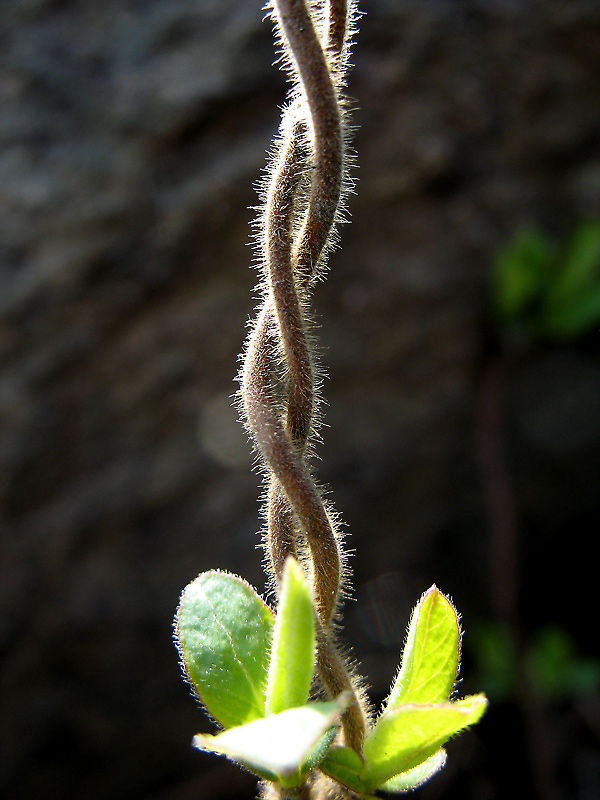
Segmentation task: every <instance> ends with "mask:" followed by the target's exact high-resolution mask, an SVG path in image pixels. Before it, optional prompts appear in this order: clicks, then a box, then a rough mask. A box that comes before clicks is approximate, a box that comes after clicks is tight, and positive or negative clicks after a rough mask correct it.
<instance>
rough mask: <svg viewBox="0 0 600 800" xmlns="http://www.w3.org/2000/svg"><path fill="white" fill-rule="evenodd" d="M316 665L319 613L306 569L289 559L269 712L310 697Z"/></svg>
mask: <svg viewBox="0 0 600 800" xmlns="http://www.w3.org/2000/svg"><path fill="white" fill-rule="evenodd" d="M314 664H315V615H314V610H313V604H312V598H311V593H310V588H309V586H308V583H307V581H306V579H305V578H304V573H303V572H302V568H301V567H300V565H299V564H298V562H297V561H295V560H294V559H293V558H291V557H290V558H288V560H287V561H286V563H285V567H284V569H283V581H282V586H281V597H280V600H279V605H278V606H277V616H276V618H275V629H274V632H273V649H272V653H271V661H270V664H269V678H268V683H267V698H266V706H265V708H266V712H267V714H278V713H279V712H280V711H285V710H286V709H288V708H296V707H297V706H302V705H304V704H305V703H306V701H307V700H308V693H309V691H310V685H311V683H312V676H313V670H314Z"/></svg>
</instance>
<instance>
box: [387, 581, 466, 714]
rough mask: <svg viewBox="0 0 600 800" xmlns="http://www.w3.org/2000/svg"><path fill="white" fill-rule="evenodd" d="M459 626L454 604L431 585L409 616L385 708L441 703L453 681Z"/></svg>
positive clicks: (455, 671)
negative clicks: (397, 666) (403, 644)
mask: <svg viewBox="0 0 600 800" xmlns="http://www.w3.org/2000/svg"><path fill="white" fill-rule="evenodd" d="M459 656H460V628H459V624H458V617H457V614H456V611H455V609H454V606H453V605H452V603H451V602H450V601H449V600H448V598H447V597H444V595H443V594H442V593H441V592H440V591H438V589H437V588H436V587H435V586H432V587H431V589H429V591H427V592H425V594H424V595H423V597H422V598H421V599H420V601H419V603H418V604H417V607H416V608H415V610H414V612H413V615H412V617H411V621H410V625H409V628H408V636H407V639H406V644H405V646H404V652H403V653H402V663H401V666H400V670H399V672H398V677H397V678H396V681H395V682H394V685H393V687H392V691H391V693H390V696H389V698H388V701H387V704H386V708H393V707H394V706H398V705H403V704H405V703H419V704H426V703H441V702H443V701H444V700H447V699H448V698H449V696H450V692H451V691H452V688H453V686H454V682H455V680H456V674H457V672H458V662H459Z"/></svg>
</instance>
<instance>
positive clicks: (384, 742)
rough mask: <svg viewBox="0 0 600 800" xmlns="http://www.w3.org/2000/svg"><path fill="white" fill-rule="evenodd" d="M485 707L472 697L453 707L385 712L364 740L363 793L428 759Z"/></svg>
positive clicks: (442, 705) (406, 707)
mask: <svg viewBox="0 0 600 800" xmlns="http://www.w3.org/2000/svg"><path fill="white" fill-rule="evenodd" d="M486 706H487V700H486V698H485V697H484V696H483V695H475V696H473V697H467V698H465V699H464V700H459V701H457V702H454V703H450V702H448V703H435V704H431V705H428V706H423V705H404V706H399V707H397V708H391V709H389V710H388V711H386V712H385V714H383V715H382V716H381V717H380V718H379V719H378V721H377V723H376V724H375V726H374V728H373V729H372V730H371V732H370V733H369V734H368V736H367V738H366V739H365V744H364V749H363V750H364V757H365V766H364V769H363V773H362V775H361V778H362V781H363V783H364V785H365V787H366V789H367V791H373V790H374V789H376V788H378V787H379V786H381V785H382V784H384V783H385V782H386V781H389V780H390V778H393V777H394V776H396V775H399V774H401V773H403V772H407V771H408V770H412V769H413V768H414V767H416V766H418V765H419V764H421V763H422V762H423V761H425V760H426V759H428V758H430V757H431V756H432V755H434V753H435V752H436V751H437V750H439V748H440V747H442V746H443V745H444V743H445V742H446V741H447V740H448V739H449V738H450V737H451V736H454V734H456V733H458V732H459V731H461V730H463V728H466V727H468V726H469V725H473V724H474V723H475V722H477V721H478V720H479V719H480V718H481V716H482V714H483V712H484V711H485V709H486Z"/></svg>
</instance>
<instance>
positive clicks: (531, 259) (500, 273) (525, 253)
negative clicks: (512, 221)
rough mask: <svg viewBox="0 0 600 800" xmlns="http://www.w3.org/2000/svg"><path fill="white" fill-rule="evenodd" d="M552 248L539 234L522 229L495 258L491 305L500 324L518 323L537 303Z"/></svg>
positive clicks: (550, 260) (548, 270)
mask: <svg viewBox="0 0 600 800" xmlns="http://www.w3.org/2000/svg"><path fill="white" fill-rule="evenodd" d="M552 260H553V247H552V244H551V242H550V240H549V239H548V237H547V236H545V235H544V234H543V233H541V232H539V231H537V230H530V229H526V230H523V231H521V232H520V233H518V234H517V235H516V236H515V237H514V238H513V239H512V240H511V241H510V242H509V243H508V244H507V245H506V247H504V248H503V249H502V250H501V251H500V252H499V253H498V255H497V257H496V260H495V262H494V266H493V270H492V287H491V288H492V302H493V305H494V311H495V313H496V316H497V317H498V318H499V320H500V321H501V322H503V323H515V322H520V321H522V319H523V317H524V316H525V315H527V313H528V311H529V310H530V308H531V307H532V306H533V305H534V304H535V302H536V301H538V300H539V298H540V297H541V294H542V293H543V291H544V287H545V285H546V283H547V281H548V278H549V274H550V270H551V268H552Z"/></svg>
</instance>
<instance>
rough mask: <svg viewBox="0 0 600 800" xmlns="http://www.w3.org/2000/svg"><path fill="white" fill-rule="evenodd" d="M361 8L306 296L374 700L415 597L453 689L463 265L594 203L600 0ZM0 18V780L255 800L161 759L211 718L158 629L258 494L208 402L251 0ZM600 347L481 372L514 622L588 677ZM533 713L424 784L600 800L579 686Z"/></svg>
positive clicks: (244, 559)
mask: <svg viewBox="0 0 600 800" xmlns="http://www.w3.org/2000/svg"><path fill="white" fill-rule="evenodd" d="M362 10H363V11H364V12H365V13H366V16H365V17H364V18H363V20H362V22H361V32H360V36H359V39H358V44H357V46H356V48H355V57H354V63H355V68H354V70H353V72H352V75H351V80H350V94H351V95H352V97H354V98H356V103H357V110H356V111H355V113H354V114H353V121H354V122H355V123H356V125H357V126H358V130H357V133H356V136H355V140H354V143H355V147H356V150H357V151H358V163H359V164H360V169H359V170H358V176H359V178H360V180H359V184H358V194H357V196H355V197H352V198H351V200H350V210H351V214H352V225H350V226H345V227H344V229H343V236H342V249H341V250H340V251H338V252H336V253H335V254H334V255H333V257H332V259H331V272H330V275H329V277H328V280H327V282H326V283H325V284H323V285H320V286H319V287H318V289H317V292H316V296H315V307H316V310H317V314H318V316H319V320H320V322H321V326H322V328H321V331H320V335H321V342H322V347H323V353H324V362H325V364H326V366H327V370H328V373H329V379H328V380H327V381H326V384H325V390H324V391H325V396H326V398H327V402H328V405H327V408H326V415H325V421H326V423H327V426H328V427H325V428H324V429H323V436H324V444H323V446H322V447H321V448H320V453H319V454H320V456H321V458H322V461H321V462H320V464H319V477H320V478H321V479H322V480H323V481H325V482H326V483H327V484H329V485H330V486H331V487H332V497H333V498H334V499H335V503H336V506H337V507H338V509H339V510H340V511H341V512H342V514H343V517H344V520H345V521H346V523H347V525H348V531H349V532H350V533H351V538H350V539H349V546H350V547H351V548H352V549H353V550H355V551H356V556H355V557H353V559H352V567H353V570H354V575H355V585H356V592H355V597H356V602H353V603H350V604H348V607H347V612H346V619H347V623H348V628H347V638H348V640H349V641H351V642H352V644H353V646H354V648H355V653H356V655H357V657H358V658H359V659H360V660H361V661H362V664H363V671H364V672H365V673H366V674H367V675H368V676H369V678H370V680H371V683H372V685H373V687H374V689H373V699H374V700H378V699H381V698H382V696H383V694H384V692H385V690H386V687H387V685H388V684H389V682H390V680H391V678H392V675H393V672H394V668H395V664H396V663H397V660H398V654H399V650H400V647H401V644H402V640H403V636H404V630H405V626H406V624H407V620H408V615H409V612H410V608H411V606H412V605H413V604H414V602H415V601H416V600H417V598H418V597H419V595H420V593H421V592H422V591H423V590H425V589H426V588H427V587H428V586H429V585H430V584H431V583H432V582H433V581H436V582H437V583H438V585H439V586H440V587H441V588H442V589H443V590H444V591H447V592H450V593H451V594H452V596H453V597H454V599H455V601H456V603H457V605H458V607H459V609H460V610H461V611H462V613H463V624H464V628H465V630H466V638H465V642H464V647H465V664H464V667H463V684H462V686H461V691H465V692H467V691H476V690H478V689H480V688H482V681H483V682H484V683H485V681H484V679H485V675H480V674H479V672H478V668H477V664H478V657H477V651H476V647H475V639H476V636H475V635H474V633H475V631H476V630H477V629H478V626H479V625H480V624H481V623H482V622H484V621H485V620H489V619H490V618H491V616H492V615H493V613H494V606H493V603H492V600H491V598H490V580H491V579H490V570H489V567H488V564H489V538H490V537H489V521H488V517H487V513H486V505H485V501H484V497H485V494H484V491H483V485H482V478H481V473H480V469H479V462H478V458H477V447H476V444H475V442H476V441H477V435H476V428H477V424H476V420H477V418H478V413H477V412H478V409H479V408H480V406H481V403H482V401H481V396H482V393H481V385H482V381H483V379H484V376H485V375H486V374H488V368H489V367H490V364H491V363H492V359H493V357H494V350H495V346H494V334H493V331H492V328H491V325H490V323H489V315H488V312H487V309H486V292H487V279H488V274H489V268H490V264H491V261H492V258H493V255H494V253H495V252H496V250H497V248H498V247H499V246H501V245H502V244H503V243H505V242H506V241H507V239H508V238H509V237H510V236H511V235H512V234H513V232H514V231H515V230H516V229H518V228H519V227H520V226H522V225H523V224H526V223H529V224H536V225H538V226H540V227H542V228H543V229H544V230H546V231H547V232H548V233H549V234H551V235H552V236H555V237H557V238H559V239H560V238H562V237H563V236H564V235H565V234H566V233H567V232H568V231H569V230H570V229H571V228H572V226H573V225H574V223H575V222H576V221H577V220H578V219H580V218H582V217H594V216H596V217H597V216H598V215H600V151H599V149H598V148H599V144H600V5H599V4H598V2H597V0H562V2H561V1H559V0H538V1H536V0H363V2H362ZM0 12H1V13H0V431H1V445H0V525H1V534H0V537H1V538H0V651H1V659H2V669H1V675H0V682H1V683H0V686H1V689H0V692H1V699H0V734H1V737H2V741H1V746H0V764H1V766H0V794H1V795H2V797H5V798H10V800H24V798H33V797H36V798H42V800H44V799H46V798H47V799H48V800H54V799H55V798H66V797H74V798H81V799H82V800H121V798H123V799H124V798H127V800H136V799H137V798H148V799H149V800H150V799H152V800H188V798H190V800H191V798H215V799H216V798H233V797H236V798H251V797H252V796H253V785H254V784H253V780H252V779H251V778H248V777H246V776H244V775H243V774H242V773H241V772H239V771H238V770H236V768H234V767H231V766H229V765H227V764H226V763H223V762H220V761H218V760H213V759H211V758H209V757H208V756H204V755H201V754H199V753H196V752H193V751H192V750H191V748H190V740H191V736H192V734H193V733H195V732H196V731H197V730H199V729H204V730H208V729H209V728H210V724H209V723H208V721H206V720H205V718H204V716H203V715H202V713H201V712H200V711H199V710H197V709H196V708H195V706H194V702H193V701H192V700H191V698H190V697H189V696H188V692H187V689H186V687H185V686H184V685H183V684H182V682H181V680H180V677H179V667H178V664H177V657H176V653H175V650H174V649H173V645H172V642H171V619H172V616H173V612H174V610H175V607H176V605H177V600H178V595H179V592H180V591H181V589H182V588H183V586H184V585H185V584H186V583H187V582H188V581H189V580H191V579H192V578H193V577H195V575H196V574H197V573H198V572H199V571H201V570H204V569H208V568H211V567H216V566H219V567H222V568H226V569H229V570H232V571H234V572H239V573H241V574H243V575H244V576H245V577H246V578H247V579H248V580H250V581H251V582H253V583H254V584H255V585H257V586H258V588H259V590H262V589H264V578H263V576H262V573H261V566H260V552H257V551H256V549H255V548H256V545H257V542H258V536H257V530H258V528H259V526H260V521H259V516H258V511H257V495H258V493H259V478H258V476H257V474H256V473H255V472H252V471H251V464H252V462H251V457H250V455H249V448H248V446H247V443H246V441H245V438H244V435H243V433H242V430H241V427H240V426H239V425H238V424H237V423H236V422H235V415H234V412H233V411H232V410H231V408H230V400H229V397H230V395H231V394H232V392H233V391H234V389H235V386H234V384H233V383H232V378H233V377H234V375H235V372H236V359H237V354H238V352H239V351H240V348H241V345H242V342H243V340H244V337H245V330H246V329H245V325H246V320H247V318H248V316H249V315H250V313H251V312H252V308H253V304H254V299H253V296H252V288H253V285H254V282H255V278H256V276H255V273H254V272H253V271H252V270H251V269H249V264H250V262H251V251H250V250H249V248H248V246H247V245H248V241H249V227H248V223H249V221H250V220H251V218H252V216H253V214H252V212H251V211H249V210H248V207H249V206H251V205H252V204H254V203H255V202H256V196H255V193H254V191H253V183H254V182H256V180H257V179H258V177H259V175H260V171H261V168H262V166H263V163H264V154H265V150H266V149H267V148H268V146H269V142H270V139H271V136H272V135H273V133H274V132H275V130H276V127H277V123H278V113H279V111H278V107H279V106H280V105H281V104H282V103H283V101H284V96H285V83H284V79H283V76H282V75H281V74H280V73H279V72H278V71H277V69H275V68H273V67H272V66H271V63H272V61H273V49H272V40H271V30H270V26H269V24H267V23H261V17H262V12H261V2H260V0H168V1H166V0H103V2H98V1H97V0H2V2H1V4H0ZM599 356H600V335H599V334H598V332H597V331H596V332H594V331H592V332H591V333H590V334H589V336H586V337H585V338H584V339H582V340H581V341H578V342H574V343H570V344H569V345H565V346H561V347H549V346H543V347H542V346H538V347H537V348H530V349H528V350H527V351H526V352H524V353H520V354H518V355H517V356H516V357H515V358H513V359H512V361H511V363H510V365H509V367H508V370H507V372H506V373H505V377H504V380H503V384H502V385H501V387H500V388H501V391H502V395H503V397H504V401H505V408H506V427H505V433H506V437H505V441H506V445H507V449H508V458H509V464H510V473H511V480H512V485H513V488H514V495H515V502H516V504H517V508H518V516H519V531H520V549H519V581H518V584H517V585H515V586H513V587H512V589H514V590H516V591H517V592H518V595H519V601H520V625H521V626H522V629H523V632H524V635H525V636H526V637H527V636H529V635H533V634H534V633H535V631H536V630H538V629H539V628H540V627H541V626H544V625H547V624H550V623H551V624H554V625H558V626H560V627H561V629H562V630H565V631H567V632H568V634H569V635H570V636H571V638H572V640H573V643H574V646H575V647H576V648H577V651H578V652H579V653H580V654H581V655H582V656H587V657H591V656H595V655H597V654H598V648H597V636H595V635H593V633H592V634H590V631H592V632H593V631H594V630H595V629H597V623H596V622H595V619H594V617H595V614H596V612H595V611H594V608H595V606H594V599H595V596H596V585H597V566H596V565H597V556H596V555H594V554H592V553H591V552H590V549H591V547H592V543H593V541H594V540H595V539H596V538H597V535H598V530H599V521H600V489H599V486H600V424H599V420H600V388H599V386H600V361H599ZM482 435H483V439H482V440H483V441H485V431H484V433H483V434H481V431H480V440H481V437H482ZM509 577H510V576H509ZM505 588H506V587H505ZM506 591H508V592H510V591H511V587H510V586H509V587H508V588H507V589H506ZM470 632H473V636H472V637H471V640H470ZM530 705H531V704H528V703H527V702H524V701H523V699H522V698H519V697H518V696H517V695H515V696H508V697H507V696H505V697H504V699H499V700H498V702H496V703H495V704H494V705H493V707H492V710H491V711H490V713H489V714H488V716H487V718H486V720H485V721H484V722H483V723H482V724H481V725H480V726H478V728H477V730H474V731H473V732H471V733H469V734H467V735H465V736H463V737H462V738H461V739H459V740H457V741H456V742H454V743H452V744H451V746H450V756H451V757H450V760H449V765H448V766H447V768H446V770H445V771H444V773H443V774H442V775H440V776H438V778H437V779H436V780H434V781H433V782H432V783H431V785H430V786H428V787H427V788H426V789H424V790H423V791H422V793H421V796H422V797H423V798H437V797H441V796H444V797H446V798H452V797H461V798H469V799H470V798H473V800H475V798H477V800H495V798H501V797H505V796H506V793H507V792H509V791H510V792H512V791H515V787H517V786H518V785H519V783H520V785H521V788H522V792H523V796H531V797H539V798H544V800H550V798H552V799H554V798H565V800H566V798H569V800H571V798H573V800H575V799H577V800H592V798H594V797H597V796H598V794H597V793H598V786H599V785H600V756H599V755H598V752H599V750H598V745H599V736H600V722H599V719H600V713H599V706H600V700H599V698H598V693H597V692H596V693H594V692H593V691H591V692H587V693H586V694H577V695H576V696H575V697H573V698H568V697H562V696H558V697H554V698H550V699H542V700H539V699H538V700H537V701H536V702H535V703H534V704H533V705H534V706H535V707H534V709H533V711H531V708H529V710H528V706H530ZM532 731H533V735H532ZM532 763H533V764H534V768H533V769H532V768H531V764H532ZM536 774H537V778H536V777H535V775H536ZM540 774H542V775H544V776H545V779H542V780H540Z"/></svg>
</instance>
